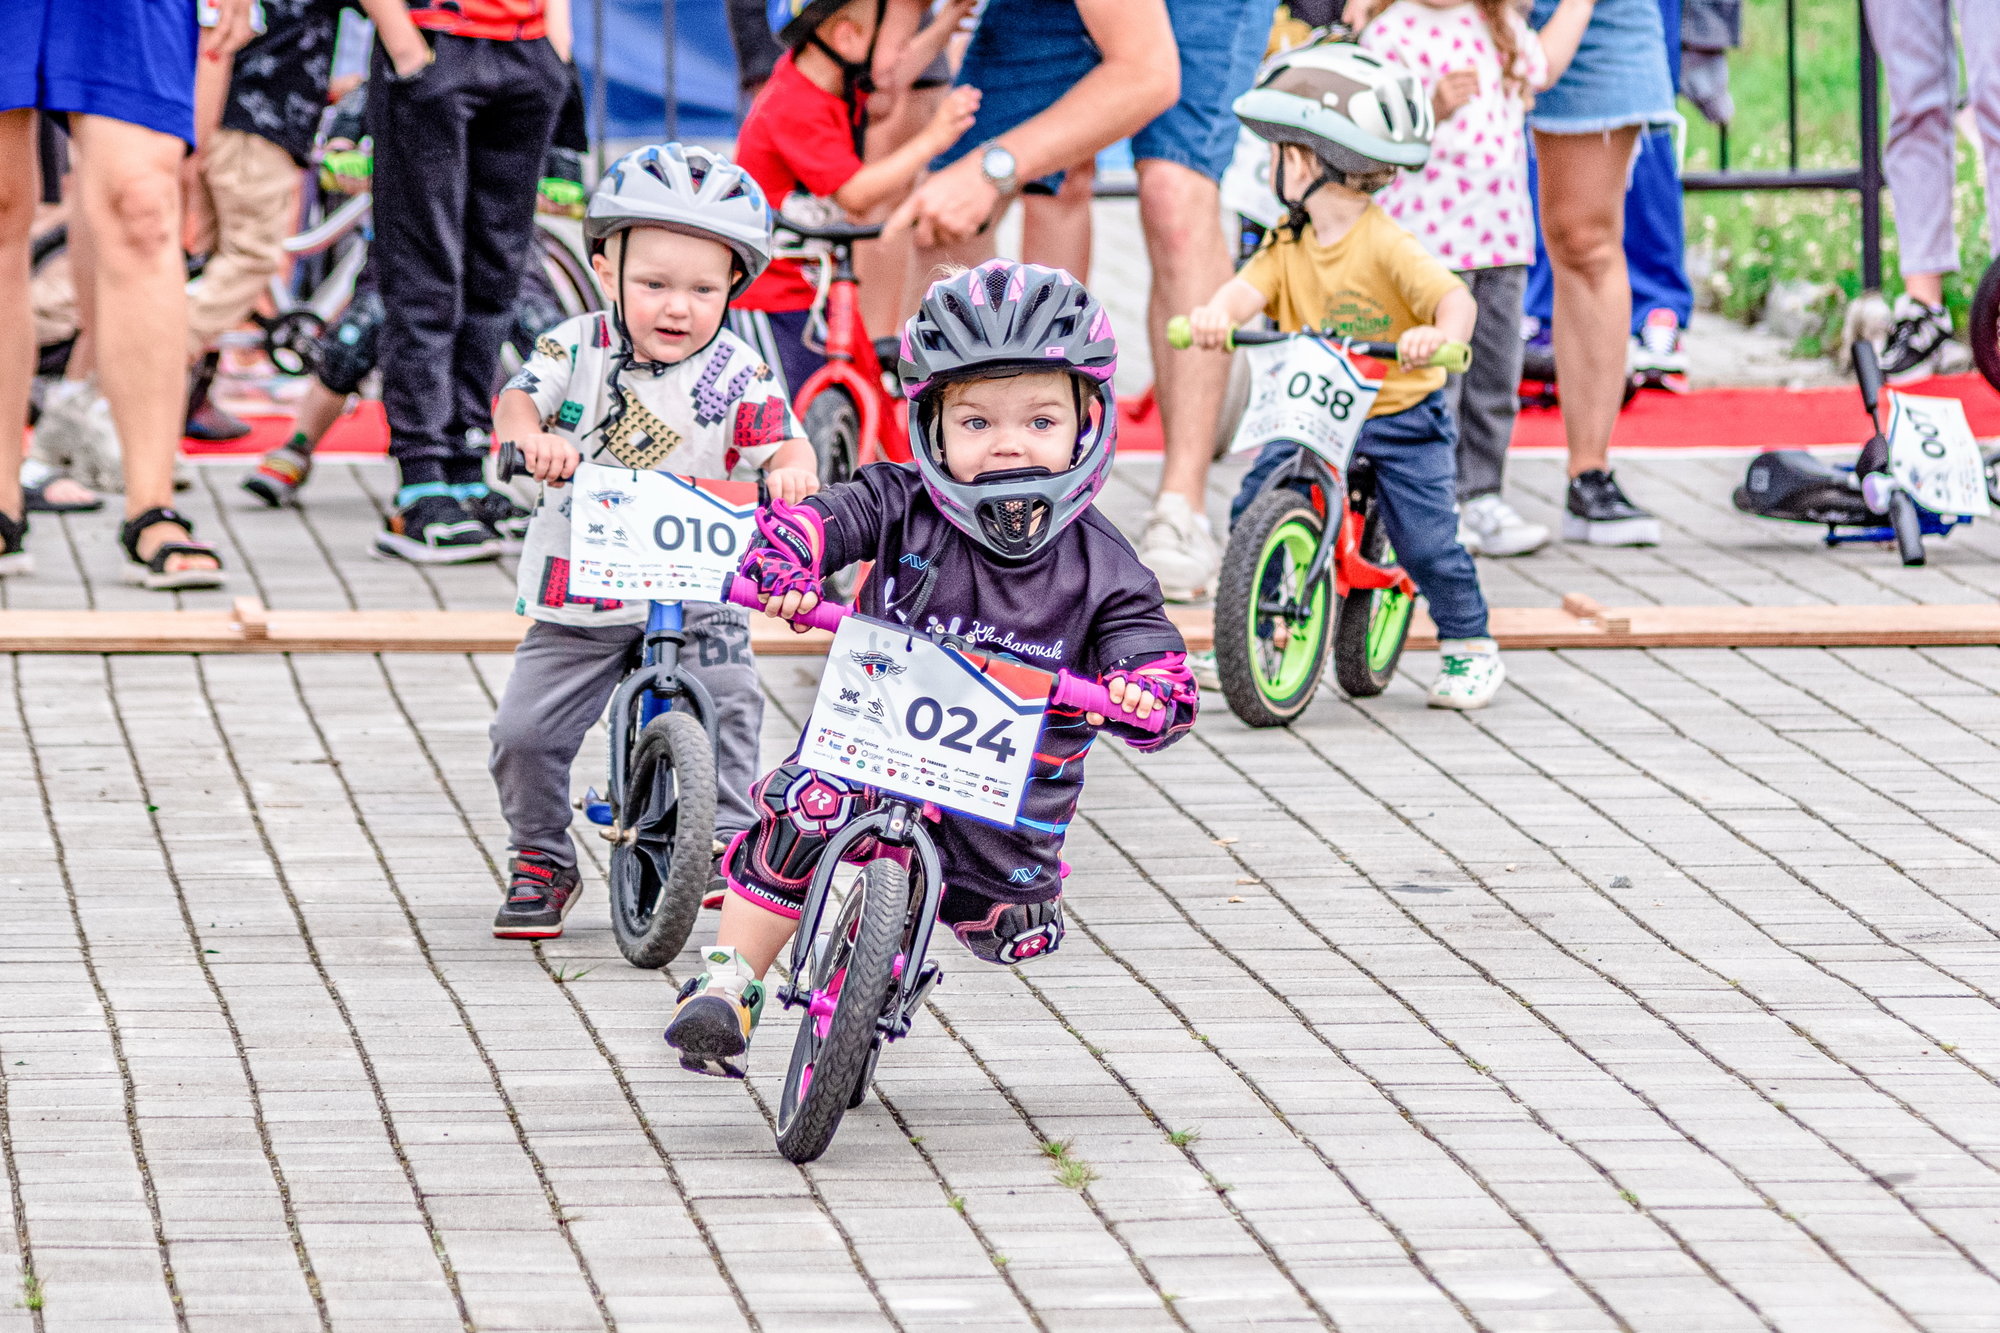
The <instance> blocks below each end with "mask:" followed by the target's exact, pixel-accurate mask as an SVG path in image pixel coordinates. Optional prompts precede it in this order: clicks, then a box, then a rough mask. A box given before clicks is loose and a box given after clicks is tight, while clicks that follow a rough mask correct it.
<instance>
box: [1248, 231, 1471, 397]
mask: <svg viewBox="0 0 2000 1333" xmlns="http://www.w3.org/2000/svg"><path fill="white" fill-rule="evenodd" d="M1271 236H1272V239H1270V240H1269V241H1266V242H1265V244H1264V248H1263V249H1261V250H1259V251H1258V252H1257V253H1256V254H1254V255H1252V256H1251V257H1250V262H1249V263H1247V264H1245V265H1244V266H1243V271H1242V272H1241V273H1238V274H1237V275H1236V276H1237V277H1239V278H1241V279H1243V281H1245V282H1247V283H1249V284H1250V285H1251V286H1252V287H1255V288H1256V289H1257V290H1258V291H1260V292H1262V293H1263V294H1264V311H1265V313H1266V314H1268V315H1270V316H1271V318H1272V319H1274V320H1276V321H1277V322H1278V327H1279V328H1281V329H1283V330H1284V331H1285V332H1287V333H1295V332H1297V331H1298V330H1300V329H1303V328H1307V327H1312V328H1316V329H1319V330H1321V331H1322V332H1327V333H1335V334H1339V335H1340V336H1341V337H1343V338H1355V339H1363V340H1367V341H1371V342H1394V341H1395V340H1396V339H1397V338H1399V337H1401V336H1402V333H1403V331H1404V330H1405V329H1411V328H1415V327H1416V326H1417V325H1419V324H1428V323H1430V322H1431V320H1432V319H1433V318H1434V317H1435V316H1436V315H1437V307H1438V302H1439V301H1442V300H1443V299H1444V298H1445V295H1446V294H1447V293H1448V292H1451V291H1454V290H1458V291H1462V290H1464V289H1465V284H1464V283H1463V282H1461V281H1459V278H1458V275H1457V274H1456V273H1453V272H1452V271H1451V270H1450V269H1448V268H1446V267H1445V266H1444V265H1443V264H1440V263H1439V262H1438V261H1437V260H1436V259H1434V258H1432V257H1431V254H1430V252H1429V251H1428V250H1425V249H1424V247H1423V244H1422V243H1421V242H1419V241H1418V240H1417V238H1416V237H1414V236H1412V235H1410V233H1408V232H1406V231H1404V230H1403V229H1402V228H1401V227H1399V226H1397V225H1396V224H1395V222H1394V221H1393V220H1392V219H1391V218H1390V217H1389V215H1388V214H1387V213H1385V212H1384V211H1383V210H1382V209H1381V208H1380V207H1378V206H1377V205H1375V204H1373V203H1371V204H1369V205H1368V208H1367V211H1366V212H1364V213H1362V215H1361V216H1360V217H1359V218H1358V219H1356V220H1355V223H1354V225H1353V226H1352V227H1351V228H1349V229H1348V232H1347V235H1345V236H1343V237H1341V238H1340V239H1339V240H1337V241H1335V242H1334V243H1333V244H1332V245H1327V246H1323V245H1321V244H1320V243H1319V240H1318V238H1317V237H1315V236H1314V235H1313V229H1312V228H1311V227H1310V226H1307V227H1305V228H1304V229H1303V231H1302V233H1301V234H1300V236H1299V237H1298V239H1297V240H1293V239H1291V236H1290V233H1289V232H1285V233H1280V232H1276V231H1274V232H1272V234H1271ZM1443 387H1444V371H1442V370H1439V369H1437V368H1435V367H1425V368H1424V369H1422V370H1404V369H1403V368H1402V367H1401V366H1396V365H1392V366H1390V368H1389V374H1388V376H1387V377H1386V378H1385V379H1384V380H1383V381H1382V392H1381V394H1380V395H1378V396H1377V397H1376V399H1375V406H1374V408H1373V409H1372V410H1371V411H1370V412H1369V413H1368V415H1369V416H1371V417H1385V416H1388V415H1389V414H1390V413H1392V412H1402V411H1406V410H1407V409H1409V408H1412V407H1415V406H1416V405H1417V404H1418V403H1420V402H1422V401H1423V400H1424V399H1425V398H1426V397H1427V396H1429V395H1430V394H1432V393H1435V392H1436V391H1437V390H1439V389H1442V388H1443Z"/></svg>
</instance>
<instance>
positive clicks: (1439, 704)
mask: <svg viewBox="0 0 2000 1333" xmlns="http://www.w3.org/2000/svg"><path fill="white" fill-rule="evenodd" d="M1506 679H1507V668H1506V667H1505V666H1503V665H1502V664H1501V662H1500V645H1499V644H1497V643H1495V642H1494V641H1493V640H1491V639H1440V640H1438V673H1437V679H1436V680H1433V681H1432V682H1431V697H1430V706H1431V707H1432V708H1456V709H1459V710H1461V711H1466V712H1469V711H1471V710H1472V709H1474V708H1484V707H1486V705H1488V704H1490V703H1492V702H1493V696H1494V695H1496V694H1498V693H1499V692H1500V685H1501V682H1503V681H1505V680H1506Z"/></svg>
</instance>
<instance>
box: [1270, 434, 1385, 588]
mask: <svg viewBox="0 0 2000 1333" xmlns="http://www.w3.org/2000/svg"><path fill="white" fill-rule="evenodd" d="M1351 470H1352V467H1351V465H1350V471H1351ZM1293 482H1299V483H1302V484H1303V486H1304V488H1305V490H1306V492H1307V494H1308V495H1309V496H1310V497H1311V499H1312V502H1313V507H1314V508H1316V509H1318V510H1319V511H1320V513H1321V514H1322V515H1325V516H1326V519H1327V521H1326V522H1325V523H1324V524H1322V525H1321V527H1320V533H1319V545H1318V546H1317V547H1316V548H1315V549H1314V551H1313V558H1312V564H1310V565H1308V566H1307V567H1306V573H1305V577H1304V578H1302V579H1300V580H1299V586H1300V587H1301V588H1311V587H1313V586H1314V585H1315V584H1317V583H1318V582H1319V581H1320V580H1321V579H1322V578H1324V577H1326V574H1327V572H1328V569H1329V567H1330V568H1331V570H1332V572H1333V591H1334V595H1335V596H1336V597H1345V596H1347V594H1348V593H1349V592H1350V591H1352V590H1353V589H1355V588H1394V589H1396V590H1397V591H1399V592H1402V593H1404V594H1406V595H1408V596H1411V597H1414V596H1416V593H1417V585H1416V581H1415V580H1414V579H1412V578H1411V577H1410V576H1409V575H1408V574H1407V573H1405V572H1404V571H1403V568H1402V567H1401V566H1400V565H1378V564H1376V563H1374V562H1373V561H1371V560H1368V559H1366V558H1364V557H1363V556H1362V554H1361V529H1362V523H1361V515H1360V514H1358V513H1356V512H1355V510H1354V502H1353V492H1352V491H1351V489H1350V488H1349V487H1348V486H1347V485H1346V483H1345V481H1344V480H1343V479H1342V478H1341V477H1340V476H1339V474H1337V473H1336V472H1335V471H1334V470H1333V465H1332V464H1330V463H1328V462H1327V461H1326V460H1325V459H1324V458H1321V457H1320V456H1319V455H1318V454H1316V453H1314V452H1313V451H1312V450H1310V449H1308V448H1306V447H1305V446H1303V445H1300V446H1298V447H1297V449H1296V451H1295V452H1294V453H1293V455H1292V457H1291V458H1290V459H1289V460H1288V461H1287V462H1286V463H1285V465H1284V466H1283V467H1281V468H1280V469H1278V470H1277V471H1276V472H1274V473H1272V474H1271V475H1270V476H1269V477H1267V478H1266V479H1265V481H1264V485H1263V488H1262V489H1261V490H1260V491H1259V492H1258V493H1259V494H1260V495H1261V494H1262V493H1263V492H1264V491H1268V490H1271V489H1272V488H1273V487H1277V486H1284V485H1288V484H1291V483H1293ZM1336 495H1337V496H1339V497H1340V507H1339V508H1338V509H1337V510H1335V509H1333V508H1332V507H1331V501H1330V497H1332V496H1336ZM1273 609H1282V610H1283V611H1284V612H1285V614H1287V615H1303V614H1304V610H1303V608H1298V607H1286V608H1273Z"/></svg>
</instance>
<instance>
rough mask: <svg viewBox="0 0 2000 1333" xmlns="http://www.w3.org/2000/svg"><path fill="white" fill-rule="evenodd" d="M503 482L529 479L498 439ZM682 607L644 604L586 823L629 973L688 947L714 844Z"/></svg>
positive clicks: (710, 755)
mask: <svg viewBox="0 0 2000 1333" xmlns="http://www.w3.org/2000/svg"><path fill="white" fill-rule="evenodd" d="M494 471H495V473H496V474H497V475H498V476H499V478H500V479H501V480H502V481H508V480H511V479H512V478H514V477H516V476H524V475H526V473H527V469H526V467H524V466H523V463H522V458H521V453H520V450H519V448H517V447H516V446H515V445H514V444H513V443H512V442H502V443H501V445H500V447H499V450H498V454H497V457H496V458H495V460H494ZM682 621H683V615H682V608H681V603H679V602H651V603H648V606H647V612H646V632H645V636H644V638H643V639H641V640H640V643H639V646H638V649H637V652H636V653H635V659H636V660H635V661H634V662H633V664H632V668H631V670H630V671H628V672H627V673H626V675H625V678H624V679H623V680H621V681H619V682H618V688H617V690H616V691H614V692H613V694H612V696H611V707H610V723H609V725H610V729H611V763H610V776H609V781H608V782H607V783H606V786H605V795H604V796H603V797H602V798H600V797H599V796H598V794H597V792H596V791H595V790H593V791H591V792H590V793H589V794H588V795H586V796H585V797H584V801H583V813H584V817H585V818H586V819H588V820H590V822H591V823H593V824H598V825H601V826H603V828H604V834H603V836H604V839H605V841H607V842H609V843H610V844H611V874H610V881H611V930H612V933H613V934H614V935H616V936H617V937H618V950H619V952H620V953H622V954H624V955H625V959H626V961H627V962H629V963H631V964H632V966H634V967H664V966H666V964H667V963H668V962H670V961H671V960H672V959H673V958H674V956H675V955H676V954H678V953H679V952H680V951H681V948H682V946H683V945H685V944H686V943H687V939H688V935H689V933H690V932H692V931H693V929H694V922H695V917H696V916H697V915H699V914H700V911H701V899H702V895H703V894H704V893H706V892H707V890H708V883H709V870H710V866H711V864H712V861H713V857H714V846H715V701H714V700H713V699H711V698H710V697H709V695H708V691H707V690H706V689H705V688H703V686H702V683H701V682H700V681H698V680H696V679H694V678H693V677H692V676H688V675H685V674H683V673H682V672H681V670H680V655H681V650H682V649H683V648H684V647H686V646H687V638H686V635H685V633H684V632H683V628H682Z"/></svg>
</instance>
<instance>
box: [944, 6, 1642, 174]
mask: <svg viewBox="0 0 2000 1333" xmlns="http://www.w3.org/2000/svg"><path fill="white" fill-rule="evenodd" d="M1650 2H1651V0H1648V3H1650ZM1276 9H1277V0H1167V17H1168V19H1169V20H1170V21H1171V22H1172V23H1173V27H1174V40H1175V41H1176V42H1177V43H1178V44H1179V46H1180V57H1181V99H1180V101H1178V102H1176V103H1174V105H1172V106H1170V107H1168V108H1167V109H1166V110H1165V111H1163V112H1161V113H1160V115H1159V116H1157V117H1156V118H1154V119H1153V120H1152V121H1151V122H1149V123H1148V124H1147V125H1146V126H1145V127H1144V128H1143V129H1141V130H1140V131H1139V132H1138V133H1137V134H1134V135H1133V136H1132V156H1133V157H1134V158H1135V159H1141V160H1143V159H1145V158H1156V159H1158V160H1160V161H1163V162H1174V163H1178V164H1179V165H1181V166H1184V167H1187V168H1189V169H1190V170H1193V171H1198V172H1200V173H1201V174H1202V175H1204V176H1206V177H1208V178H1209V179H1210V180H1216V181H1219V180H1221V179H1222V173H1223V171H1224V169H1226V168H1227V167H1228V166H1229V158H1230V155H1231V154H1232V153H1234V152H1235V149H1236V116H1235V113H1234V112H1232V111H1231V110H1230V109H1229V107H1230V103H1232V102H1234V101H1235V100H1236V99H1237V97H1239V96H1241V95H1242V94H1243V93H1245V92H1248V91H1249V89H1250V83H1251V81H1252V80H1253V79H1255V78H1256V77H1257V65H1258V63H1259V62H1260V61H1261V60H1262V59H1263V58H1264V48H1265V46H1266V45H1267V44H1268V43H1269V41H1270V35H1271V15H1272V13H1273V11H1275V10H1276ZM1101 59H1102V57H1100V56H1099V55H1098V53H1097V47H1096V45H1095V44H1094V43H1093V42H1092V41H1091V40H1090V34H1089V33H1088V32H1087V31H1086V30H1085V28H1084V26H1083V17H1082V16H1081V15H1080V14H1078V13H1077V12H1076V3H1075V0H991V2H990V3H989V4H988V5H987V6H986V13H985V15H984V16H983V17H981V19H980V20H979V30H978V31H977V32H975V33H973V35H972V42H971V44H970V45H969V46H968V47H967V48H966V52H965V63H964V64H963V65H962V66H960V68H959V71H958V82H959V83H961V84H970V85H971V86H972V87H974V88H977V89H979V90H980V91H981V93H982V94H983V96H982V97H981V99H980V103H979V114H978V117H977V118H976V119H975V120H974V121H973V122H972V128H971V129H968V130H967V131H966V132H965V134H964V136H963V137H961V138H960V139H959V141H958V142H957V143H955V144H953V145H952V146H951V147H950V148H949V149H947V150H946V151H945V152H943V153H941V154H939V155H938V158H937V160H936V161H934V162H933V163H932V164H931V166H932V169H933V170H935V169H937V168H940V167H943V166H945V165H947V164H948V163H950V162H953V161H955V160H956V159H958V158H960V157H962V156H964V155H965V154H966V153H969V152H971V151H972V150H973V149H974V148H977V147H978V146H979V145H980V144H983V143H985V142H986V141H987V140H988V139H992V138H995V137H997V136H999V135H1002V134H1005V133H1006V132H1007V131H1008V130H1011V129H1013V128H1014V127H1015V126H1017V125H1020V124H1023V123H1024V122H1026V121H1029V120H1032V119H1033V118H1034V117H1036V116H1038V115H1040V114H1041V113H1042V112H1044V111H1046V110H1048V109H1049V107H1051V106H1053V105H1054V104H1055V103H1056V100H1057V99H1058V98H1060V97H1061V96H1062V95H1063V94H1064V93H1066V92H1068V91H1069V90H1070V89H1071V88H1073V87H1075V86H1076V83H1077V81H1078V80H1080V79H1082V78H1083V76H1084V75H1086V74H1088V73H1090V71H1091V70H1093V69H1095V68H1097V66H1098V63H1099V62H1100V60H1101ZM1061 183H1062V173H1061V172H1054V173H1051V174H1050V175H1048V176H1045V177H1043V178H1042V179H1041V180H1040V181H1038V182H1036V184H1038V185H1045V186H1047V187H1048V188H1050V189H1055V188H1057V187H1058V186H1059V185H1060V184H1061Z"/></svg>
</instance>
